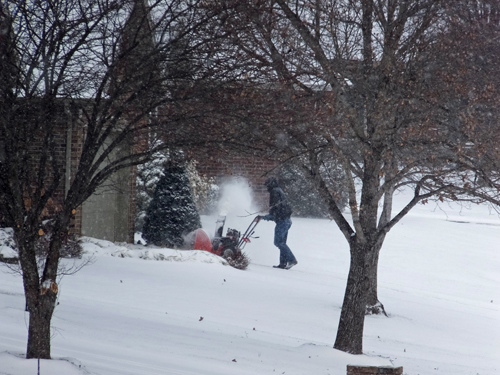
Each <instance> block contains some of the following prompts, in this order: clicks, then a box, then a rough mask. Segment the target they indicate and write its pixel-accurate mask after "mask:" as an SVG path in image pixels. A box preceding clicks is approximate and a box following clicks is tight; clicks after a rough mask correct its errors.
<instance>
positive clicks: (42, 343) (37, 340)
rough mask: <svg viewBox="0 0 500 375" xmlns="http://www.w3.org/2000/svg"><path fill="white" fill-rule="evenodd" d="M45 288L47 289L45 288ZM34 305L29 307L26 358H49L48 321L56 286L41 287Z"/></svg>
mask: <svg viewBox="0 0 500 375" xmlns="http://www.w3.org/2000/svg"><path fill="white" fill-rule="evenodd" d="M45 289H47V290H45ZM40 293H44V294H43V295H39V296H38V298H37V302H36V305H35V307H31V308H30V309H29V314H30V320H29V329H28V348H27V351H26V358H27V359H30V358H42V359H50V321H51V319H52V314H53V313H54V308H55V303H56V298H57V287H54V284H52V287H50V286H49V288H44V287H42V288H41V289H40Z"/></svg>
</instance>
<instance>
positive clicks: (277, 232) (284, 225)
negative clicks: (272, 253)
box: [274, 218, 297, 265]
mask: <svg viewBox="0 0 500 375" xmlns="http://www.w3.org/2000/svg"><path fill="white" fill-rule="evenodd" d="M291 226H292V220H291V219H290V218H288V219H285V220H280V221H277V222H276V227H275V228H274V245H275V246H276V247H277V248H278V249H280V264H283V265H285V264H287V263H296V262H297V260H296V259H295V256H294V255H293V253H292V250H290V248H289V247H288V245H287V244H286V239H287V237H288V229H290V227H291Z"/></svg>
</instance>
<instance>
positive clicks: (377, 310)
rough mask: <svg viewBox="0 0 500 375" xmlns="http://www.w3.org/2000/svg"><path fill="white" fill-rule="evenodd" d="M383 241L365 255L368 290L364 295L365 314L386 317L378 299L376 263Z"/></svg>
mask: <svg viewBox="0 0 500 375" xmlns="http://www.w3.org/2000/svg"><path fill="white" fill-rule="evenodd" d="M382 244H383V239H382V240H380V241H379V242H378V243H377V244H375V245H374V246H372V247H371V248H370V249H369V251H368V253H367V259H368V260H367V264H366V276H367V278H368V286H367V288H368V290H367V295H366V314H367V315H371V314H384V315H385V316H387V314H386V312H385V309H384V305H383V304H382V303H381V302H380V301H379V299H378V261H379V255H380V249H381V248H382Z"/></svg>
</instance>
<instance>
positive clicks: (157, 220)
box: [142, 161, 201, 248]
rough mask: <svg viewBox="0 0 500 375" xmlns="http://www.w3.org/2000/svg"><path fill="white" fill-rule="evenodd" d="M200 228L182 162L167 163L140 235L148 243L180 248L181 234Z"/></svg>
mask: <svg viewBox="0 0 500 375" xmlns="http://www.w3.org/2000/svg"><path fill="white" fill-rule="evenodd" d="M197 228H201V221H200V215H199V213H198V210H197V208H196V205H195V203H194V200H193V196H192V193H191V186H190V183H189V179H188V177H187V173H186V168H185V166H184V165H182V164H179V163H174V162H172V161H169V162H167V165H166V167H165V170H164V175H163V176H162V177H161V178H160V180H159V181H158V183H157V185H156V189H155V193H154V196H153V199H152V200H151V202H150V204H149V207H148V209H147V210H146V218H145V223H144V227H143V231H142V237H143V238H144V239H145V240H146V241H147V242H148V243H150V244H155V245H157V246H164V247H171V248H179V247H182V245H183V244H184V236H185V235H186V234H188V233H189V232H191V231H193V230H195V229H197Z"/></svg>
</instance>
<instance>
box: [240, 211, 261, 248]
mask: <svg viewBox="0 0 500 375" xmlns="http://www.w3.org/2000/svg"><path fill="white" fill-rule="evenodd" d="M261 218H262V217H261V216H259V215H257V216H256V217H255V218H254V219H253V220H252V222H251V223H250V225H249V226H248V228H247V230H246V231H245V233H243V235H242V236H241V238H240V241H239V242H238V247H239V248H240V249H243V248H244V247H245V245H246V244H247V243H248V242H250V236H252V235H253V234H254V232H255V227H256V226H257V224H259V221H260V219H261Z"/></svg>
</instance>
